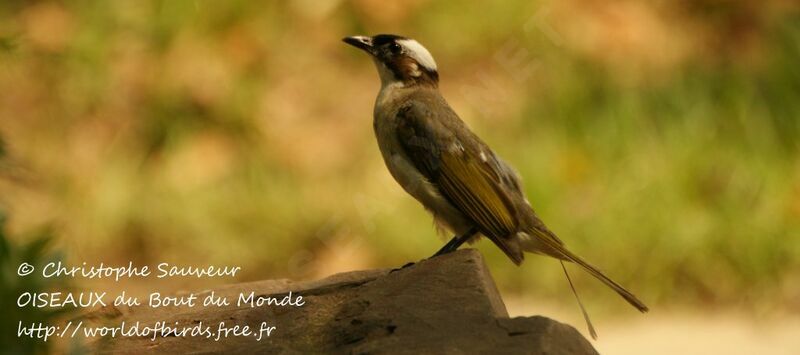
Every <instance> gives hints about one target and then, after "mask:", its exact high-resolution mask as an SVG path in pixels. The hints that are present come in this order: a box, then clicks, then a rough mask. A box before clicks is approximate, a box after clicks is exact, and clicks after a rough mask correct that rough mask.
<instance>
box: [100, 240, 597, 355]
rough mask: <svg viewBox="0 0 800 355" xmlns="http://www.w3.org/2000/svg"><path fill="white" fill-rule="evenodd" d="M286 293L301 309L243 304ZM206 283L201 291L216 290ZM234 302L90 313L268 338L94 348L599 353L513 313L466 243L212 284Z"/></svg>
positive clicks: (569, 334)
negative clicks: (326, 269) (331, 269)
mask: <svg viewBox="0 0 800 355" xmlns="http://www.w3.org/2000/svg"><path fill="white" fill-rule="evenodd" d="M251 291H255V294H256V295H271V296H275V297H279V299H280V298H282V297H284V295H285V294H287V293H288V292H289V291H291V292H292V294H293V295H294V296H296V295H301V296H302V297H303V300H304V301H305V304H304V305H303V306H302V307H290V306H287V307H277V306H262V307H255V308H251V307H250V306H249V305H243V306H238V307H237V306H235V300H236V299H237V297H238V296H239V293H240V292H245V294H248V293H249V292H251ZM210 292H211V291H206V292H204V293H203V294H201V295H200V299H202V297H204V295H206V294H208V293H210ZM213 292H214V294H215V295H219V296H226V297H227V298H229V299H230V300H232V301H234V302H232V303H234V305H231V306H226V307H202V306H195V307H171V308H169V310H168V311H165V310H164V309H163V308H149V307H135V308H132V309H128V310H123V311H119V310H113V311H108V310H104V311H103V312H102V315H99V316H98V315H97V314H95V315H93V316H91V317H86V319H89V321H88V322H90V323H95V324H104V325H109V324H120V323H121V322H122V321H124V322H125V323H126V324H128V325H132V324H135V323H136V322H140V324H142V326H143V325H145V324H147V325H152V324H154V323H155V322H157V321H165V322H166V324H167V325H174V324H175V322H178V324H180V325H181V326H187V325H188V326H191V325H197V324H200V322H202V324H204V325H211V328H212V329H214V330H216V329H217V326H218V324H219V323H220V322H225V324H226V325H228V326H232V325H234V324H239V325H245V324H247V325H249V326H250V327H251V328H252V329H254V330H258V329H259V328H260V325H261V323H262V322H265V321H266V322H267V323H268V324H269V325H272V326H276V327H277V328H276V329H275V330H274V331H273V332H272V333H271V335H270V336H269V337H266V336H265V337H263V338H262V339H261V340H260V341H256V340H255V337H253V336H251V337H228V338H223V339H221V340H220V341H214V339H213V337H212V338H205V337H181V336H174V335H173V336H167V337H157V338H156V339H155V340H151V339H150V337H115V338H113V339H111V338H109V339H101V340H99V341H96V342H95V343H94V347H95V350H97V351H98V352H105V353H115V354H116V353H120V354H142V353H157V354H183V353H190V352H192V353H195V352H197V353H226V354H254V353H269V354H309V353H312V354H314V353H317V354H318V353H336V354H426V353H427V354H484V353H485V354H497V353H503V354H597V352H596V351H595V350H594V348H593V347H592V346H591V344H590V343H589V342H588V341H587V340H586V339H585V338H584V337H583V336H582V335H580V333H578V331H577V330H575V329H574V328H573V327H571V326H569V325H566V324H562V323H559V322H556V321H554V320H551V319H548V318H545V317H539V316H536V317H517V318H509V317H508V313H507V312H506V308H505V305H504V304H503V300H502V299H501V298H500V295H499V293H498V291H497V288H496V287H495V285H494V282H493V280H492V277H491V275H490V274H489V272H488V270H487V268H486V265H485V264H484V262H483V259H482V258H481V256H480V254H479V253H478V252H477V251H475V250H469V249H467V250H460V251H456V252H453V253H451V254H448V255H444V256H441V257H437V258H434V259H430V260H426V261H422V262H420V263H418V264H416V265H413V266H411V267H408V268H405V269H402V270H399V271H396V272H391V273H390V272H389V271H388V270H370V271H356V272H348V273H342V274H337V275H333V276H331V277H328V278H325V279H322V280H317V281H310V282H292V281H288V280H270V281H259V282H252V283H243V284H235V285H229V286H225V287H222V288H218V289H214V290H213Z"/></svg>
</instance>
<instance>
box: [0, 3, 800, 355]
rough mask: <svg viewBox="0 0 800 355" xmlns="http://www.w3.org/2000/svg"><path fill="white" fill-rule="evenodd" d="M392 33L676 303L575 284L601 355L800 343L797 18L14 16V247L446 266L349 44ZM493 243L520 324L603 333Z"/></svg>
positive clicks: (255, 271)
mask: <svg viewBox="0 0 800 355" xmlns="http://www.w3.org/2000/svg"><path fill="white" fill-rule="evenodd" d="M377 33H398V34H403V35H406V36H409V37H413V38H416V39H418V40H419V41H420V42H422V43H423V44H424V45H425V46H426V47H428V49H430V51H431V52H432V53H433V55H434V57H435V58H436V60H437V62H438V64H439V67H440V75H441V90H442V91H443V93H444V95H445V97H446V98H447V99H448V100H449V102H450V104H451V105H452V106H453V107H454V109H455V110H456V111H457V112H458V113H459V114H460V115H461V117H462V118H463V119H464V120H465V121H467V122H468V124H470V126H471V127H472V128H473V130H475V131H476V132H477V133H478V134H479V135H481V136H482V137H484V139H485V140H486V141H487V142H488V143H489V144H490V145H491V146H492V147H494V149H495V150H496V151H497V152H498V154H499V155H501V156H503V157H504V158H505V159H506V160H507V161H509V162H511V163H512V164H513V165H514V166H515V167H516V168H517V169H518V170H519V171H520V174H521V175H522V177H523V179H524V181H525V190H526V192H527V194H528V196H529V197H530V200H531V201H532V203H533V204H534V207H535V208H536V209H537V212H538V213H539V214H540V216H541V217H542V218H543V219H544V220H545V221H546V222H547V223H548V225H549V226H550V227H551V229H553V230H554V231H555V232H556V233H557V234H559V235H560V236H561V238H562V239H564V240H565V241H566V242H567V244H568V245H569V246H570V247H571V248H572V249H573V250H574V251H575V252H576V253H578V254H580V255H583V256H584V257H585V258H586V259H588V260H590V261H592V262H593V263H595V264H597V265H599V266H600V267H601V268H602V269H603V270H605V271H607V272H608V274H609V275H611V276H612V277H614V278H615V279H617V280H619V281H620V282H621V283H622V284H624V285H627V286H629V287H630V289H631V290H633V291H634V292H635V293H636V294H638V295H639V296H640V298H642V299H643V300H645V301H646V302H647V303H648V304H649V305H650V306H651V308H652V309H653V312H652V313H651V314H650V315H648V316H644V317H643V316H641V315H639V314H636V312H635V311H634V310H632V309H630V308H629V306H628V305H627V304H625V303H624V302H623V301H621V300H620V299H618V298H617V296H616V295H615V294H613V293H612V292H610V291H608V290H607V289H605V287H604V286H603V285H602V284H600V283H599V282H596V281H594V280H592V279H591V278H590V277H589V276H587V275H584V274H583V273H581V272H579V271H578V270H577V269H574V268H573V270H574V272H573V275H574V278H575V280H576V283H577V287H578V289H579V292H580V293H581V294H582V295H583V298H584V302H585V303H586V304H587V307H588V308H589V311H590V313H592V314H593V315H594V318H595V323H596V325H597V326H598V328H599V332H600V336H601V341H600V342H599V343H597V346H598V348H599V349H601V350H606V351H609V352H614V353H624V352H625V351H631V352H636V351H641V349H646V348H642V347H640V348H637V347H636V346H638V345H631V344H635V343H636V342H640V343H647V344H650V346H651V350H652V346H653V345H652V344H662V346H663V347H666V349H670V348H669V345H670V344H672V345H673V346H677V345H676V344H675V342H674V338H675V336H685V335H686V334H695V335H697V334H706V333H707V334H708V336H705V337H700V338H698V339H697V342H698V343H697V345H696V346H693V347H692V348H693V349H695V350H697V349H703V348H702V346H710V347H709V349H716V350H719V349H720V346H723V345H725V344H728V342H731V341H732V339H740V341H746V342H747V343H746V344H745V345H736V346H731V348H730V350H731V351H742V349H746V350H751V349H758V348H759V347H760V346H765V347H766V346H769V347H771V349H772V350H773V351H774V352H775V353H780V351H782V350H786V349H787V348H786V347H787V346H790V345H797V346H798V347H797V348H800V341H798V340H796V339H794V338H796V337H795V336H792V335H791V334H796V332H797V331H800V325H798V323H797V322H793V321H789V320H787V319H792V317H795V318H796V316H797V314H798V312H800V154H798V153H799V150H800V6H798V4H797V3H796V2H794V1H789V0H785V1H782V0H765V1H758V2H757V1H732V0H701V1H689V0H677V1H644V0H642V1H635V0H626V1H616V2H608V3H599V2H596V1H588V0H566V1H552V2H545V1H503V2H456V1H426V0H411V1H393V2H387V1H379V0H351V1H347V0H317V1H312V0H295V1H244V0H230V1H208V0H194V1H184V0H158V1H157V0H120V1H88V0H85V1H22V0H3V1H2V2H0V142H1V143H2V145H0V156H1V158H0V159H1V160H0V205H1V206H2V210H3V211H4V214H5V215H7V218H6V219H7V222H6V225H5V226H4V228H5V230H6V231H7V232H6V233H5V234H6V238H7V239H8V240H9V243H11V245H12V246H13V245H23V246H24V245H26V243H29V242H30V238H32V237H31V236H33V235H37V233H39V234H41V233H40V232H31V231H40V230H41V228H42V226H49V228H48V229H47V231H48V232H47V233H49V235H50V238H51V239H52V243H51V244H52V247H51V248H52V250H53V252H54V253H56V254H58V255H60V257H61V258H63V259H64V260H66V261H67V262H69V263H74V264H80V263H81V262H84V261H86V262H87V263H89V264H98V263H99V262H104V263H106V264H117V265H121V264H127V263H128V261H133V262H135V263H137V264H151V265H155V264H157V263H159V262H162V261H167V262H171V263H177V264H192V265H206V264H218V265H239V266H242V267H243V269H244V271H243V273H242V274H240V277H239V278H238V279H237V280H223V281H215V280H199V281H197V280H188V281H184V282H173V283H170V284H160V285H158V287H161V288H163V289H167V290H170V289H171V290H179V289H197V288H201V289H202V288H204V287H210V286H211V285H213V283H214V282H233V281H247V280H258V279H267V278H284V277H288V278H294V279H311V278H318V277H322V276H325V275H329V274H332V273H336V272H341V271H347V270H354V269H363V268H375V267H396V266H399V265H402V264H404V263H406V262H408V261H410V260H417V259H420V258H423V257H427V256H429V254H431V253H433V252H434V251H435V250H437V249H438V248H439V247H440V246H441V243H443V241H442V240H441V239H440V238H438V237H436V235H435V232H434V229H433V227H432V222H431V218H430V217H429V216H428V215H427V214H426V213H425V212H424V211H423V210H422V209H421V208H420V207H419V206H418V204H417V203H416V202H415V201H414V200H412V199H411V198H410V197H408V196H407V195H406V194H405V193H404V192H403V191H402V190H401V189H400V188H399V187H398V186H397V185H396V184H395V183H394V181H393V180H392V179H391V177H390V176H389V174H388V173H387V171H386V169H385V167H384V165H383V162H382V160H381V158H380V155H379V153H378V150H377V145H376V143H375V139H374V138H373V133H372V127H371V124H372V105H373V102H374V98H375V95H376V93H377V90H378V86H379V82H378V78H377V74H376V72H375V69H374V68H373V64H372V63H371V61H370V60H369V59H368V58H367V57H366V56H365V55H364V54H363V53H360V52H358V51H356V50H354V49H353V48H349V47H347V46H345V45H344V44H342V43H341V42H340V40H341V38H342V37H344V36H346V35H353V34H377ZM476 247H477V248H479V249H480V250H481V251H482V252H483V254H484V255H485V256H486V258H487V263H488V264H489V267H490V269H491V270H492V272H493V275H494V277H495V278H496V280H497V282H498V284H499V287H500V290H501V292H502V293H503V295H504V297H505V298H506V299H507V302H508V305H509V307H510V310H511V312H512V313H513V314H526V315H531V314H545V315H549V316H554V317H558V318H559V319H561V320H563V321H565V322H569V323H571V324H573V325H575V326H576V327H577V328H579V329H581V330H583V329H584V326H583V324H582V320H581V318H580V314H579V312H578V311H577V308H576V305H575V303H574V299H573V298H572V296H571V294H570V293H569V292H570V291H569V287H568V286H567V283H566V281H565V280H564V278H563V274H562V272H561V270H560V266H559V265H558V264H557V263H556V262H554V261H553V260H549V259H545V258H539V257H535V256H531V257H529V258H528V259H527V261H526V263H525V264H524V265H523V266H522V267H520V268H517V267H515V266H514V265H513V264H511V263H510V262H509V261H508V260H506V259H505V257H504V256H503V255H502V254H501V253H500V252H499V251H498V250H496V248H495V247H494V246H493V245H491V244H490V243H488V242H482V243H479V244H477V245H476ZM75 287H77V288H93V287H94V288H96V287H107V288H109V289H112V290H115V289H116V290H119V289H126V290H129V291H128V292H132V293H144V292H150V291H152V288H153V287H155V286H154V285H152V284H140V283H137V281H136V280H134V281H131V282H123V283H119V284H90V283H80V284H78V285H75ZM4 307H5V306H4ZM692 327H694V328H692ZM765 329H767V330H765ZM793 332H794V333H793ZM604 333H605V334H608V335H607V337H606V339H608V340H606V342H605V343H604V342H603V338H604ZM784 333H785V334H784ZM782 334H784V335H786V336H783V335H782ZM723 340H724V341H723ZM709 341H718V342H719V344H714V345H709V344H710V343H709ZM659 342H660V343H659ZM642 346H646V345H642ZM747 346H752V348H748V347H747ZM797 348H795V349H797ZM713 352H716V351H713ZM787 353H788V352H787Z"/></svg>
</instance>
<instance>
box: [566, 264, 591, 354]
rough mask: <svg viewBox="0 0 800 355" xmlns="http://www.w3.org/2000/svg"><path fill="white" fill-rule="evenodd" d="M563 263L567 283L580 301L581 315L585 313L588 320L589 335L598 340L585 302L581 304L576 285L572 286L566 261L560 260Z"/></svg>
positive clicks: (584, 317) (584, 315)
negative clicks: (584, 304) (584, 305)
mask: <svg viewBox="0 0 800 355" xmlns="http://www.w3.org/2000/svg"><path fill="white" fill-rule="evenodd" d="M559 261H560V262H561V268H562V269H564V276H566V277H567V281H568V282H569V288H571V289H572V294H573V295H575V299H576V300H577V301H578V306H579V307H581V313H583V319H585V320H586V327H588V328H589V334H591V336H592V339H594V340H597V332H596V331H595V330H594V325H592V320H591V319H589V313H588V312H586V308H584V307H583V302H581V298H580V297H578V291H575V285H573V284H572V278H571V277H569V273H568V272H567V267H566V266H564V261H563V260H559Z"/></svg>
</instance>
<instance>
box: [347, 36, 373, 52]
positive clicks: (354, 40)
mask: <svg viewBox="0 0 800 355" xmlns="http://www.w3.org/2000/svg"><path fill="white" fill-rule="evenodd" d="M342 41H343V42H344V43H347V44H349V45H351V46H353V47H356V48H358V49H361V50H363V51H365V52H367V53H369V54H373V49H374V47H372V37H367V36H350V37H345V38H342Z"/></svg>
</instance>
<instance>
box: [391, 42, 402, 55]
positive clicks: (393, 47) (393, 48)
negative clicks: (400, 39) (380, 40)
mask: <svg viewBox="0 0 800 355" xmlns="http://www.w3.org/2000/svg"><path fill="white" fill-rule="evenodd" d="M389 50H390V51H392V53H393V54H398V53H400V51H402V50H403V47H401V46H400V45H399V44H397V43H392V44H390V45H389Z"/></svg>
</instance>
